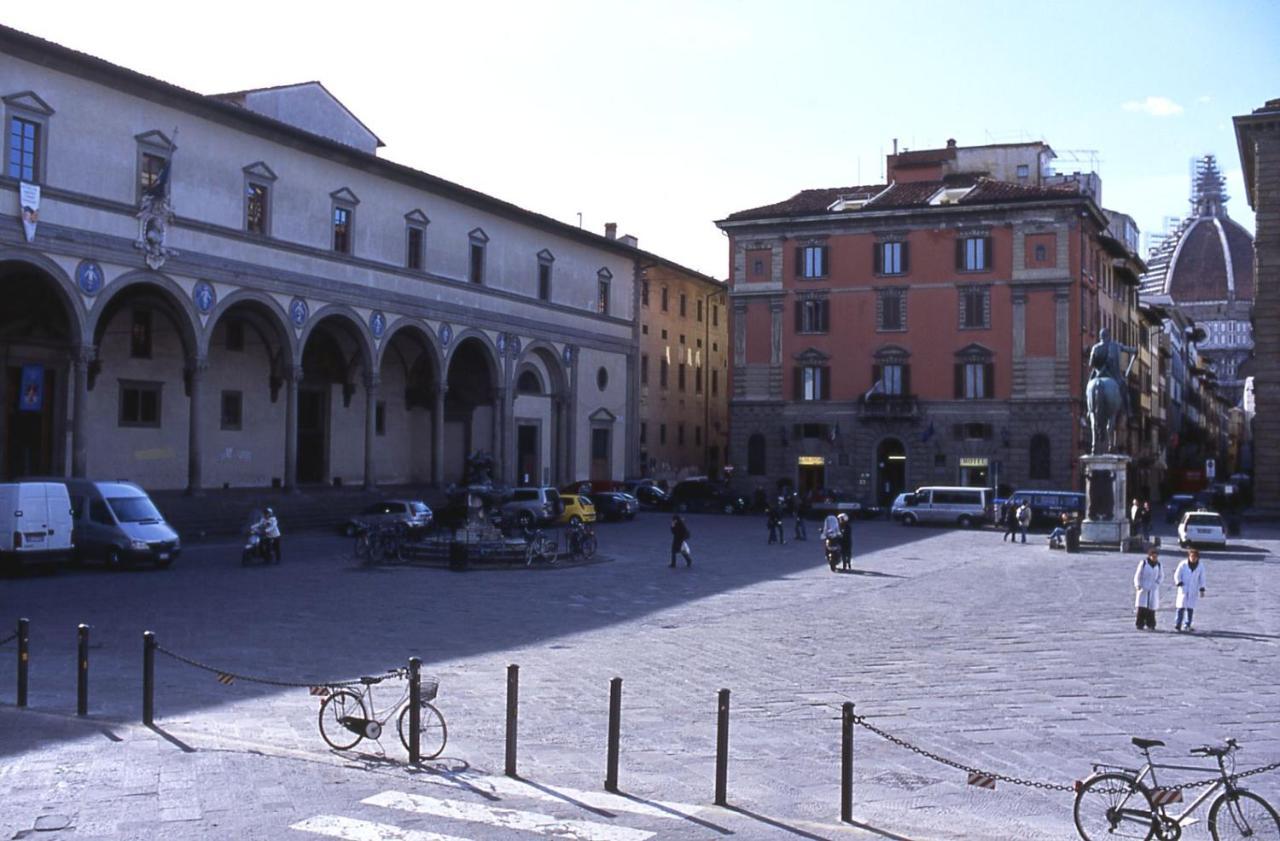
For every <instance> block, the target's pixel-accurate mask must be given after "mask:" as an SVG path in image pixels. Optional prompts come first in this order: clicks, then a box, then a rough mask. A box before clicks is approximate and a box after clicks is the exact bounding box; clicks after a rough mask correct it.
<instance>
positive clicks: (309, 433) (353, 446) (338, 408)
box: [295, 304, 378, 486]
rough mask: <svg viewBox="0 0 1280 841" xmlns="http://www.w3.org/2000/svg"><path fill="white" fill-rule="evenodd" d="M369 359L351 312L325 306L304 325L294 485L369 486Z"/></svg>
mask: <svg viewBox="0 0 1280 841" xmlns="http://www.w3.org/2000/svg"><path fill="white" fill-rule="evenodd" d="M373 358H374V344H373V340H372V336H371V335H370V334H369V331H368V327H367V325H366V324H365V322H364V320H363V319H361V318H360V317H359V316H358V315H357V314H356V313H355V311H354V310H352V309H351V308H350V307H348V306H345V305H341V304H330V305H327V306H323V307H321V308H320V309H319V310H318V311H317V312H315V313H314V314H313V315H312V316H311V318H309V319H308V320H307V325H306V327H305V328H304V330H303V332H302V335H301V336H300V337H299V339H298V367H299V368H300V369H301V374H302V376H301V379H300V380H299V383H298V411H297V419H296V428H295V436H296V442H297V443H296V446H297V455H296V472H297V481H298V483H300V484H305V483H319V482H326V483H327V482H332V483H333V484H335V485H336V484H345V483H348V482H350V481H352V480H354V479H356V478H360V477H362V478H363V481H364V484H365V485H366V486H371V485H372V483H373V478H374V477H373V473H372V466H373V465H372V446H371V445H372V443H373V441H372V437H373V436H372V433H373V428H374V423H373V420H374V418H373V415H374V413H375V412H376V402H375V401H376V397H377V391H378V382H377V378H376V376H374V373H375V371H376V369H374V368H373V365H372V360H373ZM357 371H360V372H363V374H364V376H363V377H359V376H357ZM357 388H361V389H362V390H363V392H364V395H363V396H364V399H363V400H355V399H354V397H355V394H356V390H357ZM335 389H337V390H336V391H335ZM359 441H363V442H364V443H363V446H361V445H360V444H358V443H356V442H359Z"/></svg>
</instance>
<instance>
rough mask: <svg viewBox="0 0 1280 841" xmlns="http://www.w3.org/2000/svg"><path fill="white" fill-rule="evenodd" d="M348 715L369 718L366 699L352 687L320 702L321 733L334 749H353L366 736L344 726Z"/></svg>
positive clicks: (340, 690)
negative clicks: (352, 689)
mask: <svg viewBox="0 0 1280 841" xmlns="http://www.w3.org/2000/svg"><path fill="white" fill-rule="evenodd" d="M347 717H351V718H368V715H367V714H366V712H365V708H364V701H362V700H360V696H359V695H357V694H356V693H354V692H352V691H351V690H350V689H339V690H338V691H337V692H334V693H333V694H332V695H330V696H329V697H328V698H325V699H324V702H323V703H321V704H320V735H321V737H323V738H324V740H325V742H327V743H328V745H329V747H331V748H333V749H334V750H351V749H352V748H353V747H355V746H356V745H358V744H359V743H360V740H361V739H363V738H364V736H363V735H362V734H360V733H356V732H354V731H352V730H349V729H347V728H346V727H345V726H343V724H342V719H344V718H347Z"/></svg>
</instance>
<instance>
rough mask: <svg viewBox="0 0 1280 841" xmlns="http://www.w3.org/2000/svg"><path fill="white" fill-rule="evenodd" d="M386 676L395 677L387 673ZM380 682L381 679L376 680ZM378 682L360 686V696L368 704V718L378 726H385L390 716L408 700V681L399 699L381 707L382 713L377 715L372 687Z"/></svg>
mask: <svg viewBox="0 0 1280 841" xmlns="http://www.w3.org/2000/svg"><path fill="white" fill-rule="evenodd" d="M388 677H395V675H388ZM381 682H382V681H378V683H381ZM378 683H369V684H365V685H364V686H362V687H361V690H362V691H361V692H360V696H361V700H362V701H363V702H364V703H366V704H368V706H369V718H370V719H372V720H373V721H376V722H378V726H379V727H386V726H387V722H388V721H390V720H391V719H392V717H394V716H395V714H396V713H397V712H398V711H399V710H400V708H401V707H402V706H404V705H405V704H406V703H407V702H408V700H409V684H408V683H406V684H405V686H404V692H403V693H402V694H401V696H400V700H399V701H396V702H395V703H394V704H392V705H391V706H390V707H385V708H383V715H378V710H377V707H375V706H374V701H373V687H375V686H377V685H378Z"/></svg>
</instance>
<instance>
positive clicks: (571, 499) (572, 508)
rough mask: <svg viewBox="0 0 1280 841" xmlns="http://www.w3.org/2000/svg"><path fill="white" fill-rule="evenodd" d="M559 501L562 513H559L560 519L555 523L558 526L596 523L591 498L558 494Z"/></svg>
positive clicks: (594, 508)
mask: <svg viewBox="0 0 1280 841" xmlns="http://www.w3.org/2000/svg"><path fill="white" fill-rule="evenodd" d="M560 501H561V502H563V503H564V511H562V512H560V519H558V520H557V521H556V522H557V523H559V524H560V525H562V526H565V525H569V524H571V523H594V522H595V521H596V507H595V505H593V504H592V502H591V497H589V496H584V495H583V494H560Z"/></svg>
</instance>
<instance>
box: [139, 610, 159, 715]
mask: <svg viewBox="0 0 1280 841" xmlns="http://www.w3.org/2000/svg"><path fill="white" fill-rule="evenodd" d="M155 718H156V635H155V634H154V633H153V632H151V631H143V632H142V723H143V724H145V725H147V726H148V727H150V726H151V725H152V724H153V723H154V722H155Z"/></svg>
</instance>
